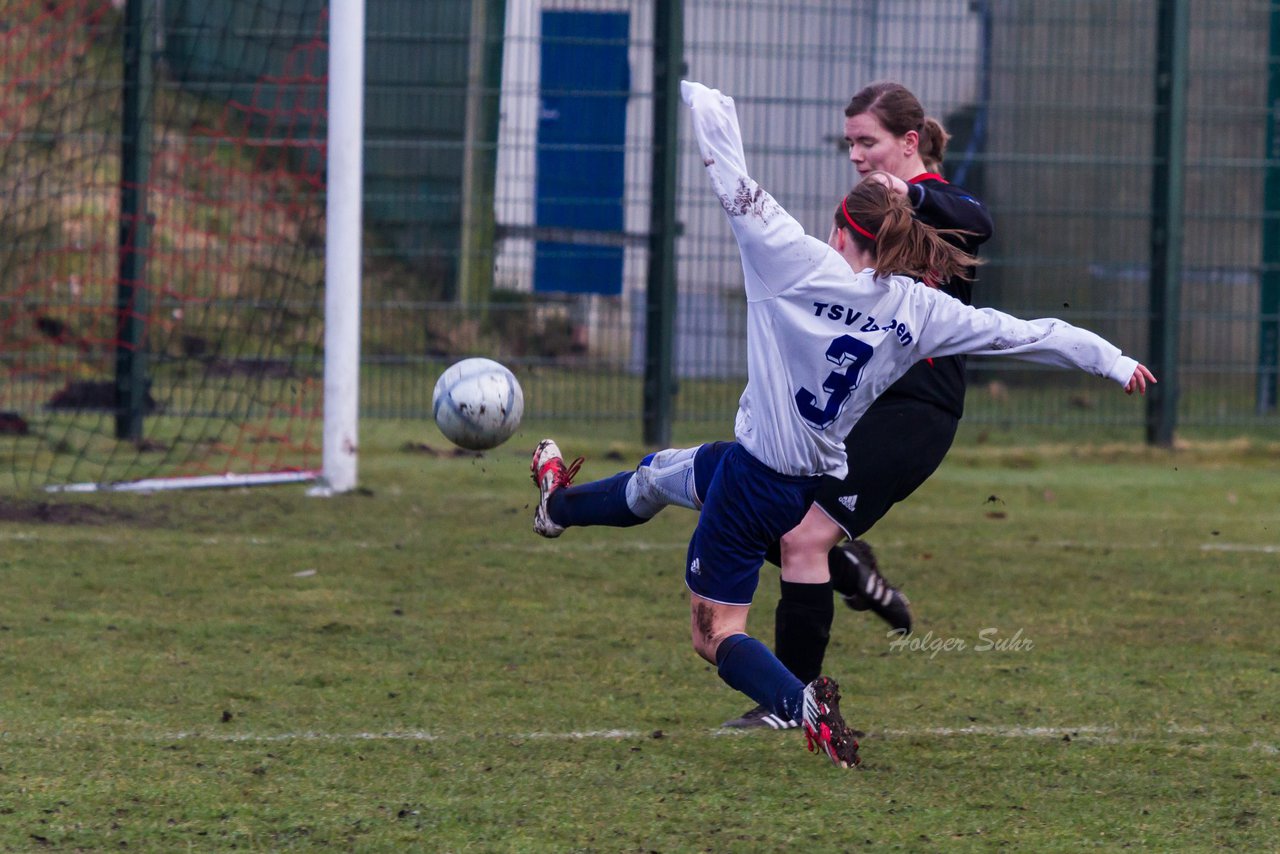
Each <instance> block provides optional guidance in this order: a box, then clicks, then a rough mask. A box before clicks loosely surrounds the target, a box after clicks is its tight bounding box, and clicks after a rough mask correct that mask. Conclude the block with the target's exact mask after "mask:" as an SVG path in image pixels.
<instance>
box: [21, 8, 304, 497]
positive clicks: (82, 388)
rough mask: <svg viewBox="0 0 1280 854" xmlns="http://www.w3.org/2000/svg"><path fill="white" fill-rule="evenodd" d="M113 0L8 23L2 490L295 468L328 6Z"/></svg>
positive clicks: (29, 12)
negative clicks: (127, 2) (128, 3)
mask: <svg viewBox="0 0 1280 854" xmlns="http://www.w3.org/2000/svg"><path fill="white" fill-rule="evenodd" d="M129 2H130V3H135V2H136V3H137V4H138V5H137V6H133V7H130V8H126V7H125V4H124V2H122V0H115V2H111V0H8V2H7V3H6V4H5V7H6V8H5V12H4V14H3V19H2V20H0V354H2V356H0V361H2V364H3V371H4V377H3V381H0V449H2V450H0V460H3V462H2V463H0V478H5V477H7V481H0V483H4V486H5V487H7V488H8V489H16V488H22V487H30V486H54V485H65V484H74V483H86V484H110V483H119V482H122V481H132V480H136V479H140V478H157V477H164V478H170V477H178V478H181V477H193V476H195V477H199V476H206V479H207V476H210V475H212V476H219V477H220V476H224V475H228V474H241V473H245V474H247V473H253V472H277V473H279V472H291V473H296V474H297V475H298V477H299V478H302V477H306V476H309V474H310V473H311V472H312V470H313V469H314V468H316V467H318V465H319V456H320V433H321V417H320V416H321V404H322V391H323V382H322V372H323V354H322V341H323V339H322V331H323V302H324V300H323V291H324V228H325V223H324V191H325V171H324V163H325V159H324V154H325V151H324V147H325V113H326V63H327V45H326V41H325V38H324V36H325V26H326V25H325V21H324V15H323V9H322V8H321V7H320V6H319V5H317V4H308V3H307V2H299V0H253V2H216V0H207V2H203V3H195V2H182V0H166V2H165V3H164V4H159V3H155V2H153V0H145V2H144V0H129ZM309 7H310V8H309ZM158 9H162V10H163V14H162V15H159V16H157V15H156V13H155V10H158Z"/></svg>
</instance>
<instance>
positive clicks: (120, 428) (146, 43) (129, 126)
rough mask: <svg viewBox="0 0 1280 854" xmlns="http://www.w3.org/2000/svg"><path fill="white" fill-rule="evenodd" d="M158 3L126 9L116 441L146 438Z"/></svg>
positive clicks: (134, 1)
mask: <svg viewBox="0 0 1280 854" xmlns="http://www.w3.org/2000/svg"><path fill="white" fill-rule="evenodd" d="M155 25H156V21H155V5H154V0H128V2H127V3H126V4H125V8H124V67H123V74H124V79H123V83H124V92H123V93H122V104H121V106H122V109H121V116H120V124H121V127H120V137H121V142H120V222H119V236H118V241H119V242H118V244H117V264H118V267H117V279H116V342H117V343H116V376H115V415H116V438H117V439H131V440H134V441H137V440H138V439H141V438H142V421H143V416H144V415H145V414H146V401H147V391H148V389H147V386H148V384H149V381H148V379H147V350H146V346H147V315H148V314H149V312H150V304H151V300H150V299H149V293H148V291H147V243H148V240H149V238H150V221H149V212H148V210H147V181H148V179H149V175H150V172H151V122H152V105H153V102H154V98H153V92H154V85H155V79H154V75H153V61H152V60H153V55H152V53H153V49H154V46H155V41H154V38H155Z"/></svg>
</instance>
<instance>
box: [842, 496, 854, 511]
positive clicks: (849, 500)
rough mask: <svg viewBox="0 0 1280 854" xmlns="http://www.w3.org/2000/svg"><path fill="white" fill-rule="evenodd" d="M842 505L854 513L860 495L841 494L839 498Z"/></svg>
mask: <svg viewBox="0 0 1280 854" xmlns="http://www.w3.org/2000/svg"><path fill="white" fill-rule="evenodd" d="M839 501H840V506H841V507H843V508H844V509H845V510H848V511H849V512H850V513H852V512H853V511H854V510H855V509H857V507H858V496H856V495H841V496H840V498H839Z"/></svg>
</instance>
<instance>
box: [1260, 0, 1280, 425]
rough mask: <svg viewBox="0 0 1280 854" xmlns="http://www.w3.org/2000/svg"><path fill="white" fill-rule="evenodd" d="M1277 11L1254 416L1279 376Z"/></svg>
mask: <svg viewBox="0 0 1280 854" xmlns="http://www.w3.org/2000/svg"><path fill="white" fill-rule="evenodd" d="M1277 52H1280V7H1277V6H1275V5H1272V7H1271V37H1270V40H1269V41H1268V44H1267V148H1266V158H1267V166H1266V170H1267V171H1266V179H1265V180H1264V183H1263V187H1264V189H1263V199H1262V201H1263V211H1262V276H1261V281H1260V282H1259V292H1258V315H1259V318H1260V319H1259V322H1258V385H1257V403H1256V406H1257V413H1258V414H1259V415H1266V414H1267V413H1269V412H1274V411H1275V409H1276V375H1277V372H1280V166H1278V165H1277V162H1278V161H1280V59H1278V58H1277V56H1276V54H1277Z"/></svg>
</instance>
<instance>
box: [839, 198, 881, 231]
mask: <svg viewBox="0 0 1280 854" xmlns="http://www.w3.org/2000/svg"><path fill="white" fill-rule="evenodd" d="M847 201H848V199H847V198H844V199H841V200H840V211H841V212H842V213H843V214H844V219H845V222H847V223H849V227H850V228H852V229H853V230H854V231H856V232H858V234H861V235H862V236H863V237H865V238H867V240H875V239H876V236H875V235H874V234H872V233H871V232H869V231H867V230H866V229H865V228H863V227H862V226H860V225H858V224H857V223H856V222H854V221H853V217H851V216H849V209H848V208H847V207H845V202H847Z"/></svg>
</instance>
